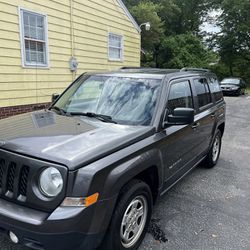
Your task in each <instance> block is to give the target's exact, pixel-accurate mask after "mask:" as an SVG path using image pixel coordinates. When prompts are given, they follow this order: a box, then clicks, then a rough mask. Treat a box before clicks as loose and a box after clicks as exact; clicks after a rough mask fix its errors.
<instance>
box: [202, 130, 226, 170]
mask: <svg viewBox="0 0 250 250" xmlns="http://www.w3.org/2000/svg"><path fill="white" fill-rule="evenodd" d="M221 139H222V135H221V132H220V130H217V131H216V134H215V137H214V139H213V143H212V146H211V149H210V150H209V152H208V154H207V157H206V158H205V160H204V166H205V167H206V168H212V167H214V166H215V165H216V164H217V162H218V160H219V157H220V151H221Z"/></svg>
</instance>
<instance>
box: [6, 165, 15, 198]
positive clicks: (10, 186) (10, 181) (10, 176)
mask: <svg viewBox="0 0 250 250" xmlns="http://www.w3.org/2000/svg"><path fill="white" fill-rule="evenodd" d="M15 173H16V163H14V162H11V163H10V165H9V168H8V173H7V182H6V187H7V190H8V191H10V192H12V193H13V191H14V180H15Z"/></svg>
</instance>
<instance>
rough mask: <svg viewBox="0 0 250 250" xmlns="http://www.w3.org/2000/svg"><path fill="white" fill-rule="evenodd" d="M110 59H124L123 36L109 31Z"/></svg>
mask: <svg viewBox="0 0 250 250" xmlns="http://www.w3.org/2000/svg"><path fill="white" fill-rule="evenodd" d="M109 59H110V60H123V37H122V36H120V35H115V34H111V33H109Z"/></svg>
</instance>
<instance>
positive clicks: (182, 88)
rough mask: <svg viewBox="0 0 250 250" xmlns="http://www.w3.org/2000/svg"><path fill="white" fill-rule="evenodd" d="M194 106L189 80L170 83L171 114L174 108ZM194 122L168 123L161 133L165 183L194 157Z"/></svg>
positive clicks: (176, 176)
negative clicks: (186, 123)
mask: <svg viewBox="0 0 250 250" xmlns="http://www.w3.org/2000/svg"><path fill="white" fill-rule="evenodd" d="M179 107H183V108H194V101H193V95H192V91H191V86H190V81H189V80H181V81H173V82H171V83H170V89H169V95H168V101H167V110H168V114H171V113H172V112H173V110H174V109H175V108H179ZM193 126H194V124H190V125H170V126H168V127H167V128H166V129H164V130H163V131H162V132H161V133H162V134H163V139H162V143H161V153H162V159H163V164H164V167H165V184H166V186H169V185H170V184H171V182H174V181H175V180H176V178H178V176H179V175H182V171H183V170H184V169H186V168H188V165H189V164H190V162H191V161H192V159H193V158H194V152H195V148H196V144H197V143H196V129H194V128H193ZM178 173H179V174H178Z"/></svg>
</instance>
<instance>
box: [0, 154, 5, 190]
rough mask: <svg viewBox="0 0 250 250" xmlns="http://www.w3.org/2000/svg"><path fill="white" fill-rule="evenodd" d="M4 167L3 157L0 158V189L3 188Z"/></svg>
mask: <svg viewBox="0 0 250 250" xmlns="http://www.w3.org/2000/svg"><path fill="white" fill-rule="evenodd" d="M4 167H5V160H4V159H0V189H2V188H3V173H4Z"/></svg>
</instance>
